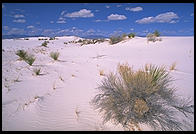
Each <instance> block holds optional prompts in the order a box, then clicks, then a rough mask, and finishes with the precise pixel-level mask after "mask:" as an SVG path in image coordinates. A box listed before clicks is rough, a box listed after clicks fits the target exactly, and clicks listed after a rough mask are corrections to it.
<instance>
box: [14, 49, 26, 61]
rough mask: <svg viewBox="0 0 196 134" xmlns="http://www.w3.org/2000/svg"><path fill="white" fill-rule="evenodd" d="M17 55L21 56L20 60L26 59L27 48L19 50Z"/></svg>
mask: <svg viewBox="0 0 196 134" xmlns="http://www.w3.org/2000/svg"><path fill="white" fill-rule="evenodd" d="M16 55H18V56H19V57H20V60H25V59H26V57H27V52H26V51H25V50H18V51H17V52H16Z"/></svg>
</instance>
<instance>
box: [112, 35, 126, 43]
mask: <svg viewBox="0 0 196 134" xmlns="http://www.w3.org/2000/svg"><path fill="white" fill-rule="evenodd" d="M122 40H123V37H122V36H112V37H110V44H116V43H119V42H121V41H122Z"/></svg>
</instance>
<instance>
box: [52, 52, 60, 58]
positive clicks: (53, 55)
mask: <svg viewBox="0 0 196 134" xmlns="http://www.w3.org/2000/svg"><path fill="white" fill-rule="evenodd" d="M59 54H60V53H59V52H51V53H50V57H51V58H53V59H54V60H58V57H59Z"/></svg>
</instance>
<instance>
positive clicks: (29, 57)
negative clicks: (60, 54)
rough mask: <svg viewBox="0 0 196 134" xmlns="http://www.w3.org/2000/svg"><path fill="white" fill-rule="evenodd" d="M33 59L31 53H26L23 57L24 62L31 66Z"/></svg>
mask: <svg viewBox="0 0 196 134" xmlns="http://www.w3.org/2000/svg"><path fill="white" fill-rule="evenodd" d="M34 61H35V57H34V56H33V55H28V56H27V57H26V59H25V62H26V63H28V64H29V65H30V66H32V64H33V62H34Z"/></svg>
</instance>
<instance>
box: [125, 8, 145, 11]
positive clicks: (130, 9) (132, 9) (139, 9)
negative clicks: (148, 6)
mask: <svg viewBox="0 0 196 134" xmlns="http://www.w3.org/2000/svg"><path fill="white" fill-rule="evenodd" d="M125 10H129V11H132V12H138V11H142V10H143V8H142V7H134V8H130V7H127V8H125Z"/></svg>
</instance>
